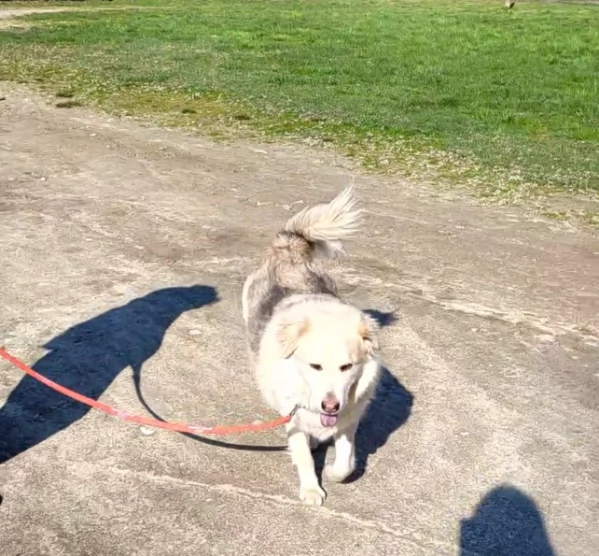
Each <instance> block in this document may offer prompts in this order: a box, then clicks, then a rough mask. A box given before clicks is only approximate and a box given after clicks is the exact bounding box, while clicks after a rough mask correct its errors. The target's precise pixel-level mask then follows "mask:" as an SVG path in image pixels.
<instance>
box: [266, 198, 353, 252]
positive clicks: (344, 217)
mask: <svg viewBox="0 0 599 556" xmlns="http://www.w3.org/2000/svg"><path fill="white" fill-rule="evenodd" d="M352 193H353V189H352V188H351V187H348V188H347V189H345V190H344V191H343V192H342V193H340V194H339V195H338V196H337V197H335V198H334V199H333V200H332V201H331V202H330V203H326V204H320V205H315V206H312V207H306V208H305V209H304V210H302V211H301V212H299V213H297V214H296V215H295V216H293V217H292V218H291V219H290V220H289V221H288V222H287V224H285V227H284V228H283V229H282V230H281V231H280V232H279V233H278V235H277V237H276V238H275V241H274V242H273V248H274V249H275V250H276V251H279V250H289V251H293V252H295V253H297V254H298V255H300V256H307V257H309V258H311V257H312V256H313V255H314V254H320V255H324V256H325V257H329V258H335V257H337V256H338V255H342V254H344V253H345V250H344V248H343V243H342V242H341V240H342V239H344V238H346V237H349V236H351V235H352V234H354V233H355V232H356V231H357V230H358V228H359V226H360V222H361V216H362V211H361V210H355V209H354V207H355V204H356V201H355V199H354V198H353V196H352Z"/></svg>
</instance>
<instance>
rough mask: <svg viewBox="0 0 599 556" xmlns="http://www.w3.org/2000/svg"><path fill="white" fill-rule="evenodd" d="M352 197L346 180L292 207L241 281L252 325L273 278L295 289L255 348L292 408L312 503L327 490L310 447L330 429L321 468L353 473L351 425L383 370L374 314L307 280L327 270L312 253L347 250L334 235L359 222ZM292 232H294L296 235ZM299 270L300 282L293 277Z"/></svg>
mask: <svg viewBox="0 0 599 556" xmlns="http://www.w3.org/2000/svg"><path fill="white" fill-rule="evenodd" d="M353 207H354V201H353V199H352V197H351V190H346V191H344V192H343V193H342V194H341V195H339V196H338V197H337V198H335V199H334V200H333V201H331V202H330V203H329V204H323V205H317V206H315V207H309V208H306V209H304V210H303V211H302V212H300V213H299V214H297V215H295V216H294V217H292V218H291V219H290V220H289V221H288V222H287V224H286V225H285V227H284V234H285V233H287V234H291V237H290V236H286V235H284V234H283V235H279V236H278V238H277V240H275V243H274V244H273V246H274V247H275V249H274V251H273V253H271V255H270V259H269V260H268V261H267V262H266V263H265V264H264V265H263V266H262V267H261V268H260V269H258V270H257V271H255V272H253V273H252V274H251V275H250V276H249V277H248V279H247V280H246V283H245V284H244V288H243V298H242V304H243V317H244V320H245V321H246V323H247V325H248V329H249V331H250V334H251V333H252V322H253V321H252V315H254V316H256V315H257V316H256V318H255V322H259V321H258V320H257V319H258V317H259V316H260V311H261V310H263V307H262V305H263V304H262V305H261V304H260V301H261V300H264V299H266V300H268V297H264V296H266V294H267V293H268V291H269V289H268V288H269V287H271V284H272V283H273V282H274V283H276V284H281V285H282V286H284V287H285V288H286V289H291V290H297V292H301V293H295V294H293V295H288V296H286V297H284V299H283V300H281V301H279V302H277V303H276V305H275V306H274V310H273V312H272V315H270V316H268V322H267V323H266V325H265V326H264V329H263V331H262V329H260V330H261V332H260V334H261V336H260V341H259V348H258V349H257V352H255V353H254V354H253V355H254V357H255V372H256V379H257V382H258V386H259V388H260V391H261V393H262V396H263V397H264V399H265V401H266V402H267V403H268V404H269V405H270V406H271V407H272V408H273V409H274V410H276V411H277V412H279V413H280V414H282V415H286V414H289V413H290V412H291V411H292V410H294V408H297V411H296V413H295V415H294V417H293V419H292V420H291V422H290V423H289V424H288V425H287V435H288V442H289V449H290V452H291V456H292V460H293V463H294V465H295V466H296V467H297V471H298V475H299V481H300V498H301V499H302V500H304V501H305V502H306V503H308V504H314V505H320V504H322V503H323V501H324V498H325V492H324V491H323V489H322V488H321V486H320V485H319V483H318V479H317V476H316V473H315V470H314V460H313V458H312V454H311V448H314V447H315V446H317V445H318V444H319V443H321V442H326V441H328V440H331V439H332V440H333V441H334V443H335V454H336V457H335V461H334V463H333V464H331V465H330V466H327V468H326V469H325V475H326V477H327V478H328V479H330V480H333V481H343V480H344V479H346V478H347V477H349V475H351V474H352V473H353V471H354V469H355V465H356V461H355V433H356V430H357V428H358V424H359V421H360V419H361V417H362V415H363V414H364V411H365V410H366V408H367V406H368V403H369V401H370V400H371V398H372V396H373V395H374V391H375V388H376V385H377V383H378V379H379V375H380V365H379V362H378V359H377V356H376V353H375V352H376V347H377V343H376V338H375V332H376V330H375V329H376V326H375V323H374V322H373V321H372V320H371V319H370V318H369V317H368V316H366V315H365V314H364V313H362V312H361V311H359V310H358V309H356V308H355V307H352V306H351V305H348V304H346V303H344V302H342V301H341V300H340V299H338V298H337V297H336V295H334V294H332V293H330V292H327V291H324V290H323V291H322V292H321V291H318V290H314V289H312V290H310V288H311V287H313V286H312V285H311V284H313V283H319V282H314V280H313V276H314V275H318V276H323V277H326V275H325V274H324V272H321V271H320V270H319V269H318V268H317V267H316V265H315V264H314V262H313V261H312V255H311V254H310V253H313V254H314V255H316V254H324V255H326V256H329V257H332V256H335V255H337V254H339V253H341V252H343V246H342V244H341V241H340V240H341V239H342V238H344V237H346V236H348V235H349V234H351V233H353V232H354V231H355V230H356V227H357V222H358V216H359V211H355V210H354V209H353ZM293 238H299V239H298V241H297V242H295V243H294V241H295V240H294V239H293ZM302 241H303V242H304V243H303V244H302ZM306 242H307V243H306ZM306 245H310V246H312V248H311V249H312V251H310V249H308V250H306ZM294 249H296V251H294ZM285 250H287V253H289V255H286V254H285ZM273 269H274V270H273ZM277 272H278V274H277ZM306 273H308V274H306ZM310 273H315V274H310ZM303 276H306V278H305V280H306V281H305V283H304V282H301V283H299V284H298V283H297V281H298V279H299V280H304V278H303ZM298 277H299V278H298ZM326 278H327V279H329V278H328V277H326ZM263 284H264V288H262V285H263ZM304 284H305V287H304ZM312 365H317V366H319V369H318V370H316V369H314V368H313V367H312ZM348 365H350V367H349V368H348ZM326 400H329V401H330V400H333V401H334V402H336V403H338V404H339V405H340V409H339V410H338V414H337V418H336V422H335V424H334V425H332V426H331V425H330V423H331V420H330V419H329V420H327V416H326V411H325V409H326V408H323V407H321V404H322V403H323V401H326ZM323 416H324V417H323ZM325 424H328V425H329V426H325Z"/></svg>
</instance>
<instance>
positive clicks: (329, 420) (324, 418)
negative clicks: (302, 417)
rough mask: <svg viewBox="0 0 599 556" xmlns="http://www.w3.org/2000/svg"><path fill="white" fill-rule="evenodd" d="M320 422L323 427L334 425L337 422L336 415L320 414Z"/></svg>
mask: <svg viewBox="0 0 599 556" xmlns="http://www.w3.org/2000/svg"><path fill="white" fill-rule="evenodd" d="M320 422H321V424H322V426H323V427H334V426H335V424H336V423H337V415H327V414H326V413H321V414H320Z"/></svg>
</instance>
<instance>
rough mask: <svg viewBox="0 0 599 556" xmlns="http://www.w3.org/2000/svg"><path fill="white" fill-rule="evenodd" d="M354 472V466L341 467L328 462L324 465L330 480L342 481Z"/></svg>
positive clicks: (325, 472)
mask: <svg viewBox="0 0 599 556" xmlns="http://www.w3.org/2000/svg"><path fill="white" fill-rule="evenodd" d="M353 472H354V467H340V466H335V464H331V463H328V464H327V465H325V466H324V475H325V477H326V478H327V479H329V481H333V482H334V483H342V482H343V481H345V479H347V478H348V477H349V476H350V475H351V474H352V473H353Z"/></svg>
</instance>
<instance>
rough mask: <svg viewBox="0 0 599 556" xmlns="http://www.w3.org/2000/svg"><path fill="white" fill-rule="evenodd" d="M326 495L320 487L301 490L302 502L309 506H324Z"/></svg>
mask: <svg viewBox="0 0 599 556" xmlns="http://www.w3.org/2000/svg"><path fill="white" fill-rule="evenodd" d="M325 498H326V494H325V492H324V490H322V489H321V488H320V487H319V486H313V487H309V488H300V500H302V501H304V502H305V503H306V504H308V505H309V506H322V504H323V502H324V499H325Z"/></svg>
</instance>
